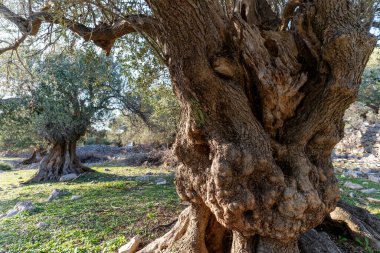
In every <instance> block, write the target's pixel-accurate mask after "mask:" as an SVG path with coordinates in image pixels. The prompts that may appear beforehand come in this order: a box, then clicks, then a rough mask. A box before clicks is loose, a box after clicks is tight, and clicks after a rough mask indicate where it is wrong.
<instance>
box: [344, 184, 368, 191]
mask: <svg viewBox="0 0 380 253" xmlns="http://www.w3.org/2000/svg"><path fill="white" fill-rule="evenodd" d="M343 186H344V187H347V188H349V189H352V190H360V189H363V186H361V185H360V184H355V183H352V182H345V183H344V185H343Z"/></svg>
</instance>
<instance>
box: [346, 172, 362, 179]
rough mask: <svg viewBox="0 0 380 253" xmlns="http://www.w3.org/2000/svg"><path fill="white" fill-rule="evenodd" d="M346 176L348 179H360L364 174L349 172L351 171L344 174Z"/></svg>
mask: <svg viewBox="0 0 380 253" xmlns="http://www.w3.org/2000/svg"><path fill="white" fill-rule="evenodd" d="M344 175H345V176H347V177H352V178H358V177H361V176H362V173H361V172H360V171H352V170H349V171H346V172H344Z"/></svg>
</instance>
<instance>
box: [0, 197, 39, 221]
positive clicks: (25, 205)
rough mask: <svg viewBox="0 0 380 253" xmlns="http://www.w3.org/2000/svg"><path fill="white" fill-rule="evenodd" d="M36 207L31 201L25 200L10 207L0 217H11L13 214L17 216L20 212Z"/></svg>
mask: <svg viewBox="0 0 380 253" xmlns="http://www.w3.org/2000/svg"><path fill="white" fill-rule="evenodd" d="M35 208H36V207H35V206H34V205H33V203H32V202H31V201H23V202H18V203H17V204H16V205H15V206H14V207H13V208H12V209H10V210H9V211H8V212H6V213H5V214H2V215H0V219H2V218H9V217H12V216H15V215H16V214H19V213H21V212H25V211H28V210H34V209H35Z"/></svg>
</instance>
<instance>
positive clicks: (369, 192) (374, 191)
mask: <svg viewBox="0 0 380 253" xmlns="http://www.w3.org/2000/svg"><path fill="white" fill-rule="evenodd" d="M360 191H361V192H362V193H366V194H373V193H378V192H379V191H378V190H376V189H375V188H371V189H364V190H360Z"/></svg>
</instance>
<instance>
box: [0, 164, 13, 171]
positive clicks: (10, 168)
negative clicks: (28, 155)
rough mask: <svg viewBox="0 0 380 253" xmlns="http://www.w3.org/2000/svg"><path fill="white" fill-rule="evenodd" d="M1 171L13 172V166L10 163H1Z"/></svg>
mask: <svg viewBox="0 0 380 253" xmlns="http://www.w3.org/2000/svg"><path fill="white" fill-rule="evenodd" d="M0 170H2V171H6V170H12V166H11V165H9V164H8V163H3V162H0Z"/></svg>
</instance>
